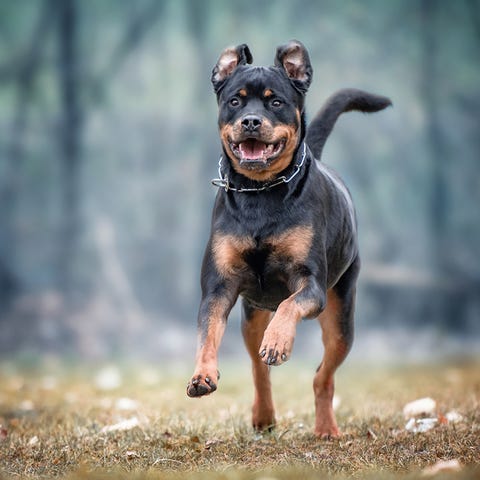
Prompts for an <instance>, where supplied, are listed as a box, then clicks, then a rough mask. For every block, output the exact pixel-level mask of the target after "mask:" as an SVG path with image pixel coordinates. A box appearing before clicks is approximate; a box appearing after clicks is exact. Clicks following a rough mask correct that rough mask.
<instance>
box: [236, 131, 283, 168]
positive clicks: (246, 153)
mask: <svg viewBox="0 0 480 480" xmlns="http://www.w3.org/2000/svg"><path fill="white" fill-rule="evenodd" d="M285 143H286V142H285V139H282V140H280V141H278V142H276V143H265V142H262V141H260V140H258V139H256V138H247V139H246V140H244V141H242V142H238V143H235V142H233V141H230V142H229V146H230V150H231V151H232V153H233V154H234V155H235V157H236V158H238V160H239V162H240V165H242V166H245V167H247V168H248V167H251V168H256V167H264V166H267V165H268V164H269V163H271V161H272V160H274V159H275V158H276V157H278V156H279V155H280V153H281V152H282V151H283V149H284V148H285Z"/></svg>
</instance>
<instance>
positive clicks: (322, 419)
mask: <svg viewBox="0 0 480 480" xmlns="http://www.w3.org/2000/svg"><path fill="white" fill-rule="evenodd" d="M359 266H360V262H359V260H358V259H356V260H355V261H354V263H353V264H352V265H351V266H350V267H349V268H348V269H347V271H346V272H345V273H344V274H343V276H342V277H341V278H340V280H339V281H338V282H337V284H336V285H335V286H334V287H333V288H331V289H329V290H328V291H327V305H326V308H325V310H324V311H323V312H322V313H321V315H320V316H319V317H318V318H319V321H320V325H321V327H322V340H323V345H324V349H325V351H324V356H323V360H322V363H321V364H320V366H319V367H318V369H317V373H316V374H315V377H314V380H313V391H314V395H315V435H317V437H319V438H331V437H339V436H340V430H339V429H338V426H337V422H336V420H335V414H334V412H333V405H332V401H333V394H334V373H335V371H336V369H337V368H338V366H339V365H340V364H341V363H342V362H343V360H344V359H345V357H346V356H347V354H348V352H349V351H350V348H351V346H352V341H353V315H354V304H355V283H356V279H357V276H358V271H359Z"/></svg>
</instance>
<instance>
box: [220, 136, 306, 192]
mask: <svg viewBox="0 0 480 480" xmlns="http://www.w3.org/2000/svg"><path fill="white" fill-rule="evenodd" d="M306 156H307V146H306V143H305V142H303V152H302V158H301V159H300V162H299V163H297V164H296V165H295V170H294V171H293V172H292V174H291V175H290V176H289V177H286V176H285V175H282V176H281V177H278V178H277V179H276V180H272V181H271V182H267V183H265V184H263V185H262V186H261V187H258V188H246V187H240V188H235V187H232V186H231V185H230V182H229V180H228V177H227V176H226V175H225V176H223V174H222V160H223V155H220V160H219V161H218V176H219V178H213V179H212V185H215V187H218V188H223V189H224V190H225V191H226V192H228V191H229V190H232V191H233V192H239V193H244V192H263V191H264V190H269V189H270V188H273V187H276V186H277V185H281V184H283V183H288V182H290V181H291V180H293V179H294V178H295V176H296V175H297V174H298V172H299V171H300V169H301V168H302V166H303V164H304V163H305V158H306Z"/></svg>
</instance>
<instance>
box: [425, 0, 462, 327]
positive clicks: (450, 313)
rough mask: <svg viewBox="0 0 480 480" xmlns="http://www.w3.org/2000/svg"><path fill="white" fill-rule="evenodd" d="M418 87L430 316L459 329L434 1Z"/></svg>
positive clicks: (428, 0) (428, 2)
mask: <svg viewBox="0 0 480 480" xmlns="http://www.w3.org/2000/svg"><path fill="white" fill-rule="evenodd" d="M420 5H421V25H420V32H421V38H420V41H421V85H420V90H421V91H420V93H421V98H422V99H423V107H424V112H425V125H426V132H425V135H426V146H427V155H428V161H429V164H430V168H429V169H428V172H429V175H430V178H429V179H428V181H429V182H430V188H429V190H428V191H427V195H428V204H427V208H428V219H429V225H428V227H429V233H430V244H431V247H432V248H431V263H432V270H433V275H434V277H435V278H437V282H438V285H439V286H438V291H437V293H436V294H434V295H432V297H431V298H430V299H429V300H430V302H431V308H432V310H431V315H432V318H433V319H434V321H435V322H436V323H437V324H438V325H444V326H449V327H454V326H455V325H456V326H460V324H462V323H463V320H464V318H463V317H464V316H465V310H464V309H465V302H464V300H462V298H461V294H462V291H461V290H462V288H461V287H460V283H461V280H462V279H459V278H452V275H454V272H453V270H452V265H451V262H450V260H451V255H450V254H449V249H450V248H451V247H452V246H451V245H450V242H449V238H448V227H449V225H448V216H449V214H450V211H451V205H450V203H451V202H450V198H449V190H448V178H447V175H448V172H447V168H448V164H449V159H448V144H447V140H446V138H445V132H444V131H443V129H442V126H441V123H440V109H439V105H440V102H441V98H442V95H441V82H442V75H441V72H440V69H439V68H438V64H439V58H441V57H440V55H441V52H440V49H439V45H440V42H439V38H438V34H439V32H440V33H441V32H442V30H441V29H440V28H439V24H440V21H441V18H440V15H441V9H442V6H441V4H439V3H438V2H437V1H435V0H422V2H421V4H420ZM441 284H450V285H451V286H452V287H453V289H450V288H449V289H447V290H442V289H441V288H440V285H441Z"/></svg>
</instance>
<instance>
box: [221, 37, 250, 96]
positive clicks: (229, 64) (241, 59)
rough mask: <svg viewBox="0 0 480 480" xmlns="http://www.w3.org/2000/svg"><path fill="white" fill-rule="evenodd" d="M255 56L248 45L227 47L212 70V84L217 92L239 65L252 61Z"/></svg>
mask: <svg viewBox="0 0 480 480" xmlns="http://www.w3.org/2000/svg"><path fill="white" fill-rule="evenodd" d="M252 61H253V57H252V54H251V53H250V50H249V48H248V46H247V45H245V44H242V45H238V46H237V47H229V48H226V49H225V50H224V51H223V52H222V53H221V55H220V57H219V59H218V62H217V64H216V65H215V67H213V70H212V84H213V89H214V90H215V93H217V94H218V93H219V92H220V90H221V89H222V87H223V85H224V83H225V80H226V79H227V78H228V77H229V76H230V75H231V74H232V73H233V72H234V70H235V69H236V68H237V67H238V66H239V65H246V64H247V63H252Z"/></svg>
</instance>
